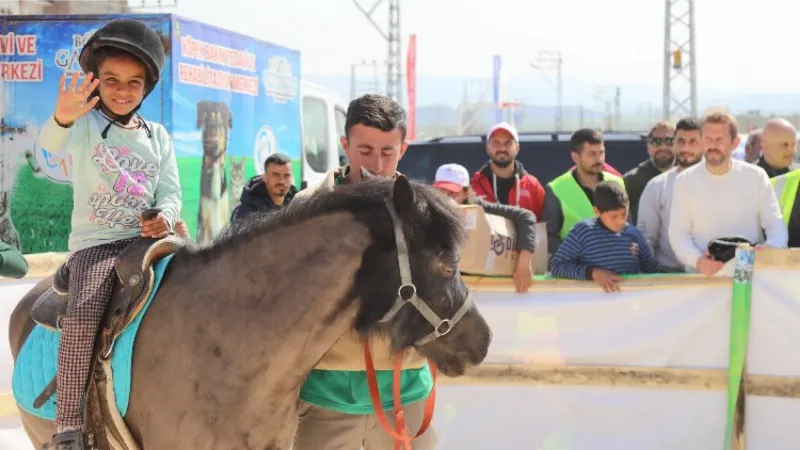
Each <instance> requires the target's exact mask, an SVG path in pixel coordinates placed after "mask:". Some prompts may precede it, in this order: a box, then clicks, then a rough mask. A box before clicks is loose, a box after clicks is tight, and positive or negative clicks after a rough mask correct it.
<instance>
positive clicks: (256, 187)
mask: <svg viewBox="0 0 800 450" xmlns="http://www.w3.org/2000/svg"><path fill="white" fill-rule="evenodd" d="M295 194H297V189H296V188H295V187H294V185H292V186H290V187H289V192H288V193H287V194H286V198H285V199H284V200H283V205H281V206H286V205H288V204H289V202H291V201H292V198H294V196H295ZM281 206H279V205H276V204H275V202H273V201H272V197H270V196H269V193H268V192H267V185H266V183H264V179H263V178H261V176H260V175H257V176H254V177H253V178H250V181H248V182H247V186H245V187H244V189H242V197H241V200H240V203H239V206H237V207H236V209H234V210H233V214H231V222H233V221H235V220H240V219H243V218H245V217H247V216H249V215H250V214H253V213H259V212H260V213H267V212H270V211H274V210H276V209H278V208H280V207H281Z"/></svg>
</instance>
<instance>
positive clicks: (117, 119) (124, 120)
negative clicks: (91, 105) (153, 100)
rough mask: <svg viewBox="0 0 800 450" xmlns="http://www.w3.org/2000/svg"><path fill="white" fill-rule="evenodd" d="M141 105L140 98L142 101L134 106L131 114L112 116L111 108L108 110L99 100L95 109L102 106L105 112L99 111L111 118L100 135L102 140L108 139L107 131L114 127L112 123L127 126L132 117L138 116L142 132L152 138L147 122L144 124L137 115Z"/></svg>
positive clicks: (101, 100)
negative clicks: (142, 128)
mask: <svg viewBox="0 0 800 450" xmlns="http://www.w3.org/2000/svg"><path fill="white" fill-rule="evenodd" d="M97 95H100V94H99V93H98V94H97ZM142 103H144V98H142V101H141V102H139V104H138V105H136V107H135V108H133V110H131V112H129V113H128V114H125V115H119V114H114V112H113V111H111V108H109V107H108V105H106V104H105V102H103V99H102V98H100V101H99V102H97V108H102V107H103V106H105V110H102V109H101V110H102V111H103V112H104V113H106V115H107V116H111V120H109V121H108V125H106V127H105V128H104V129H103V133H102V134H101V136H102V137H103V139H106V138H107V137H108V130H110V129H111V126H112V125H114V123H119V124H121V125H127V124H129V123H130V121H131V119H132V118H133V116H138V117H139V120H141V121H142V127H144V130H145V132H146V133H147V137H152V133H151V132H150V127H148V126H147V122H145V121H144V119H142V116H140V115H139V114H137V111H139V108H141V107H142Z"/></svg>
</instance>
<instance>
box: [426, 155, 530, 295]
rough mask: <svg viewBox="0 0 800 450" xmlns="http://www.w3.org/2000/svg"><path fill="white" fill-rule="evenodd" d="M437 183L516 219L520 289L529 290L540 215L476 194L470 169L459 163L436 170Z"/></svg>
mask: <svg viewBox="0 0 800 450" xmlns="http://www.w3.org/2000/svg"><path fill="white" fill-rule="evenodd" d="M433 186H434V187H435V188H437V189H439V190H440V191H441V192H443V193H444V194H446V195H447V196H449V197H450V198H452V199H453V200H454V201H455V202H456V203H458V204H459V205H479V206H481V207H482V208H483V210H484V211H486V213H487V214H493V215H496V216H500V217H504V218H506V219H508V220H510V221H511V222H513V223H514V228H515V230H516V235H517V248H516V250H517V251H518V252H519V257H518V258H517V265H516V267H515V268H514V276H513V279H514V286H515V287H516V289H517V292H520V293H522V292H527V291H528V288H530V285H531V281H532V280H533V269H532V266H531V264H532V257H533V252H534V250H536V216H535V215H534V214H533V213H532V212H530V211H528V210H527V209H523V208H520V207H517V206H510V205H502V204H500V203H489V202H487V201H486V200H483V199H482V198H480V197H478V196H476V195H475V192H474V191H473V190H472V188H471V187H470V183H469V172H467V169H466V168H465V167H464V166H461V165H459V164H445V165H443V166H441V167H439V168H438V169H437V170H436V178H435V180H434V182H433Z"/></svg>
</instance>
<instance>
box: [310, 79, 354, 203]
mask: <svg viewBox="0 0 800 450" xmlns="http://www.w3.org/2000/svg"><path fill="white" fill-rule="evenodd" d="M300 95H301V98H302V105H300V111H301V113H302V116H303V123H302V130H303V153H302V159H303V179H302V181H301V183H300V188H301V189H303V188H305V187H306V186H308V185H314V184H316V183H319V182H320V181H322V179H323V178H324V177H325V174H326V173H328V172H329V171H331V170H333V169H335V168H336V167H339V166H343V165H345V164H347V157H346V156H345V154H344V150H343V149H342V146H341V144H340V143H339V138H340V137H342V136H344V123H345V119H346V117H347V105H346V104H345V103H344V101H343V100H342V98H341V96H340V95H339V94H337V93H336V92H335V91H333V90H331V89H328V88H326V87H324V86H321V85H319V84H316V83H311V82H308V81H303V82H302V84H301V87H300Z"/></svg>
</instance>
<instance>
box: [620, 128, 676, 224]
mask: <svg viewBox="0 0 800 450" xmlns="http://www.w3.org/2000/svg"><path fill="white" fill-rule="evenodd" d="M674 135H675V125H674V124H673V123H672V122H668V121H665V120H662V121H659V122H656V124H655V125H653V127H652V128H651V129H650V133H648V134H647V153H648V155H649V156H650V157H649V158H648V159H647V160H646V161H643V162H642V163H641V164H639V165H638V166H637V167H635V168H633V169H631V170H630V171H629V172H628V173H626V174H625V175H624V176H623V177H622V179H623V180H624V181H625V190H626V191H627V192H628V198H629V200H630V214H629V215H628V217H629V218H630V219H629V220H630V221H631V223H633V224H634V225H636V220H637V217H638V215H639V200H640V199H641V198H642V192H644V187H645V186H647V182H648V181H650V180H651V179H653V178H654V177H655V176H657V175H660V174H661V173H663V172H665V171H667V170H669V169H671V168H672V166H673V165H674V164H675V148H674V137H673V136H674Z"/></svg>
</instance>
